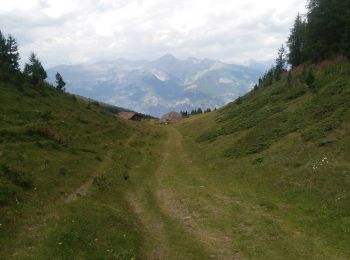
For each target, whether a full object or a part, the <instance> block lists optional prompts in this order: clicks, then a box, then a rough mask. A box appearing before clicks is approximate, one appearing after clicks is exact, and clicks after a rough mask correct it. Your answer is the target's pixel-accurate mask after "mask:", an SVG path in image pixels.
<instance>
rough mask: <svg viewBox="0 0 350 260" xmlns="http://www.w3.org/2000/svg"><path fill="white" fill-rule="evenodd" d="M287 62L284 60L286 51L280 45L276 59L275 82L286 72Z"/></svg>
mask: <svg viewBox="0 0 350 260" xmlns="http://www.w3.org/2000/svg"><path fill="white" fill-rule="evenodd" d="M286 65H287V60H286V50H285V48H284V46H283V45H282V46H281V48H280V49H279V50H278V56H277V59H276V66H275V73H274V75H275V80H279V79H280V78H281V74H282V73H283V72H284V71H285V70H286Z"/></svg>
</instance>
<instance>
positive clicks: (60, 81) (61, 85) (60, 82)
mask: <svg viewBox="0 0 350 260" xmlns="http://www.w3.org/2000/svg"><path fill="white" fill-rule="evenodd" d="M56 84H57V85H56V89H58V90H60V91H64V90H65V89H64V86H65V85H66V82H64V81H63V78H62V76H61V74H59V73H58V72H57V73H56Z"/></svg>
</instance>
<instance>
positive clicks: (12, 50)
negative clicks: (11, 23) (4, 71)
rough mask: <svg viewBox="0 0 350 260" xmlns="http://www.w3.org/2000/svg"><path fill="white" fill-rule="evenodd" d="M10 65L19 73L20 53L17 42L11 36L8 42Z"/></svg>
mask: <svg viewBox="0 0 350 260" xmlns="http://www.w3.org/2000/svg"><path fill="white" fill-rule="evenodd" d="M6 47H7V56H8V63H9V66H10V68H11V69H12V70H16V71H19V63H18V62H19V52H18V45H17V41H16V40H15V39H14V38H13V37H12V36H11V35H9V36H8V38H7V41H6Z"/></svg>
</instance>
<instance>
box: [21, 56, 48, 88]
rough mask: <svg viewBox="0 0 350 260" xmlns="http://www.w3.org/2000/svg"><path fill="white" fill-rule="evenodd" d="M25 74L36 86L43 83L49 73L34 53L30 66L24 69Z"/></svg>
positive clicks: (30, 59) (27, 65) (30, 58)
mask: <svg viewBox="0 0 350 260" xmlns="http://www.w3.org/2000/svg"><path fill="white" fill-rule="evenodd" d="M24 74H25V75H27V76H28V77H30V78H31V79H32V81H33V83H34V84H37V83H40V82H43V81H44V80H45V79H46V78H47V73H46V71H45V69H44V67H43V66H42V64H41V62H40V61H39V59H38V58H37V57H36V55H35V54H34V53H32V54H31V55H30V57H29V64H28V63H27V64H26V65H25V67H24Z"/></svg>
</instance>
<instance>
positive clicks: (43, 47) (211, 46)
mask: <svg viewBox="0 0 350 260" xmlns="http://www.w3.org/2000/svg"><path fill="white" fill-rule="evenodd" d="M305 4H306V0H283V1H281V0H265V1H261V0H0V30H2V32H4V33H6V34H8V33H11V34H12V35H13V36H14V37H15V38H16V39H17V40H18V42H19V45H20V52H21V55H22V57H23V58H22V60H23V61H25V60H26V57H27V56H28V55H29V53H30V52H31V51H34V52H35V53H37V54H38V56H39V58H40V59H41V60H42V61H43V63H44V65H45V66H47V67H51V66H54V65H57V64H77V63H84V62H94V61H100V60H111V59H117V58H120V57H123V58H127V59H156V58H158V57H160V56H161V55H163V54H165V53H171V54H173V55H175V56H177V57H179V58H185V57H189V56H194V57H198V58H212V59H220V60H222V61H226V62H231V63H238V64H245V63H247V62H248V61H249V60H250V59H255V60H259V61H265V60H271V59H273V58H274V57H275V56H276V50H277V49H278V47H279V46H280V45H281V44H282V43H284V42H285V40H286V38H287V36H288V33H289V30H290V27H291V25H292V24H293V20H294V18H295V16H296V14H297V13H298V12H301V13H304V12H305Z"/></svg>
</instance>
